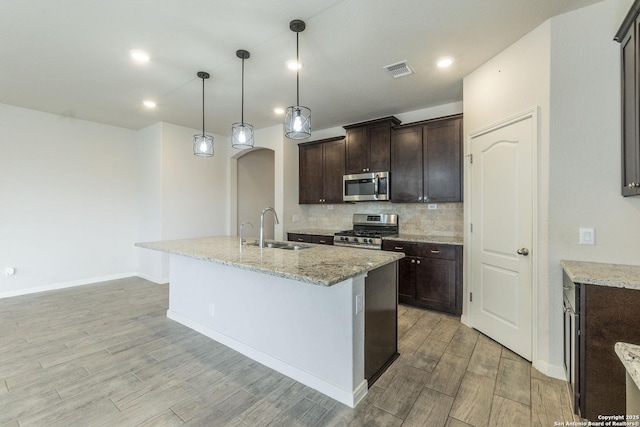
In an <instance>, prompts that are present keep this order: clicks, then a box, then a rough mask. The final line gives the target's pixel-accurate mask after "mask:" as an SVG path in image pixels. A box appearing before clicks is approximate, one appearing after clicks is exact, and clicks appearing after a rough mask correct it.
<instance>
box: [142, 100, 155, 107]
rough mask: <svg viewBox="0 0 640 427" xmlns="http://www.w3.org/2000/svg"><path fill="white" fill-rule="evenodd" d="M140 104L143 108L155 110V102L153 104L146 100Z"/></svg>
mask: <svg viewBox="0 0 640 427" xmlns="http://www.w3.org/2000/svg"><path fill="white" fill-rule="evenodd" d="M142 103H143V104H144V106H145V107H147V108H156V103H155V102H153V101H149V100H146V101H144V102H142Z"/></svg>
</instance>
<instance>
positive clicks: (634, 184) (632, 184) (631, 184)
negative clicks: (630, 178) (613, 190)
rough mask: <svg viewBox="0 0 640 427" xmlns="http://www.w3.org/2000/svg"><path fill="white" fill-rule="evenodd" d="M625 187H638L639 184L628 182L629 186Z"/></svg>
mask: <svg viewBox="0 0 640 427" xmlns="http://www.w3.org/2000/svg"><path fill="white" fill-rule="evenodd" d="M627 187H629V188H636V187H640V182H630V183H629V184H627Z"/></svg>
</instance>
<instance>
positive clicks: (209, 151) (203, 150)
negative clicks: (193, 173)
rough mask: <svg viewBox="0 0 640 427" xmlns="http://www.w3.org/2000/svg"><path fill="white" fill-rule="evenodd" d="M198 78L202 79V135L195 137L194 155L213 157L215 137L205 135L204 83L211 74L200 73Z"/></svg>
mask: <svg viewBox="0 0 640 427" xmlns="http://www.w3.org/2000/svg"><path fill="white" fill-rule="evenodd" d="M197 76H198V78H201V79H202V134H196V135H193V154H194V155H195V156H205V157H211V156H213V137H212V136H211V135H206V134H205V133H204V81H205V80H206V79H208V78H209V73H207V72H205V71H198V74H197Z"/></svg>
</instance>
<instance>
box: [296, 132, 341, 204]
mask: <svg viewBox="0 0 640 427" xmlns="http://www.w3.org/2000/svg"><path fill="white" fill-rule="evenodd" d="M298 150H299V156H300V165H299V195H298V202H299V203H300V204H320V203H334V204H335V203H343V202H342V176H343V175H344V137H342V136H340V137H335V138H328V139H323V140H320V141H314V142H305V143H302V144H298Z"/></svg>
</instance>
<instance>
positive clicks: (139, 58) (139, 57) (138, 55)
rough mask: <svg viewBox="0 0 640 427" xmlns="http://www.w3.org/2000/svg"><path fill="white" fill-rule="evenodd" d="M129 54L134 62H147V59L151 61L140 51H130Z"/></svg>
mask: <svg viewBox="0 0 640 427" xmlns="http://www.w3.org/2000/svg"><path fill="white" fill-rule="evenodd" d="M130 54H131V58H132V59H133V60H134V61H136V62H140V63H144V62H149V59H151V56H149V54H148V53H147V52H144V51H142V50H132V51H131V52H130Z"/></svg>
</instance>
